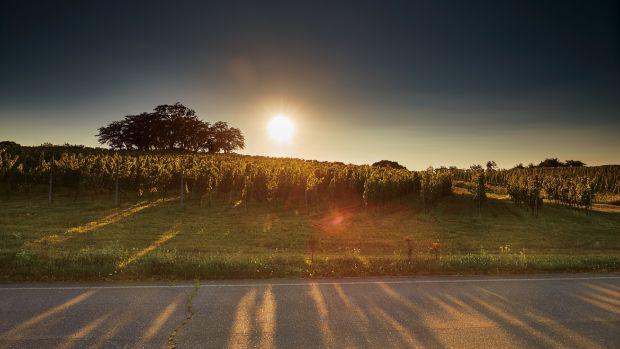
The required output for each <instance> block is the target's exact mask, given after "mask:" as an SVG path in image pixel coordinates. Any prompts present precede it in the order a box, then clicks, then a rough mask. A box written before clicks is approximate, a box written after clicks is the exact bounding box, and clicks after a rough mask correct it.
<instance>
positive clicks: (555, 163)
mask: <svg viewBox="0 0 620 349" xmlns="http://www.w3.org/2000/svg"><path fill="white" fill-rule="evenodd" d="M563 166H564V163H562V161H560V160H558V158H550V159H545V160H544V161H541V162H540V163H539V164H538V167H563Z"/></svg>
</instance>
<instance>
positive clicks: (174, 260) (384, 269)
mask: <svg viewBox="0 0 620 349" xmlns="http://www.w3.org/2000/svg"><path fill="white" fill-rule="evenodd" d="M619 227H620V211H618V210H616V209H614V207H613V206H611V207H595V209H594V211H592V212H590V213H589V214H586V212H585V211H584V210H582V209H570V208H566V207H562V206H556V205H547V206H545V208H544V209H543V212H542V214H540V215H539V216H538V218H535V217H534V216H532V215H531V214H530V213H529V212H528V211H527V210H525V209H524V208H520V207H516V206H515V205H514V204H513V203H511V202H510V201H507V200H505V199H493V198H491V199H490V201H489V202H488V203H487V204H486V206H485V208H484V210H483V211H482V212H481V214H478V212H477V210H475V209H474V207H473V205H472V201H471V196H470V195H469V194H468V193H463V192H460V191H459V190H458V188H457V193H456V194H455V195H453V196H451V197H448V198H446V199H444V200H443V201H442V202H441V203H439V204H438V205H437V206H436V207H434V208H433V209H432V210H430V211H428V212H425V210H424V209H423V207H421V206H420V205H419V204H418V203H416V202H412V201H410V200H403V201H401V202H398V201H396V202H392V203H390V204H386V205H384V206H381V207H377V208H369V209H364V208H363V207H362V206H360V205H359V204H358V205H355V204H352V205H346V206H341V207H340V206H339V207H332V208H329V207H322V208H321V209H317V210H316V211H315V212H313V213H311V214H309V215H306V214H304V213H302V212H300V211H299V210H297V209H295V208H293V207H272V206H269V205H260V206H252V207H251V208H250V209H249V210H248V211H247V212H246V211H245V210H244V209H243V208H242V207H241V206H237V207H234V206H228V205H225V204H224V203H221V204H216V203H214V205H212V207H211V208H209V207H199V206H198V205H197V204H196V203H193V204H188V205H186V206H185V207H184V208H183V209H180V208H179V205H178V198H173V197H170V198H168V199H166V200H157V201H153V202H148V201H141V202H139V203H135V204H123V205H122V207H120V208H116V207H114V206H113V205H112V204H110V202H109V200H108V197H107V196H97V197H91V198H88V199H78V200H77V201H74V200H73V198H72V195H64V196H59V197H58V198H57V201H56V202H55V203H54V208H50V207H49V206H48V204H47V202H46V201H45V200H44V199H30V200H28V199H27V198H25V197H19V198H14V199H13V200H12V201H11V202H3V203H1V204H0V232H2V234H0V259H1V262H2V263H0V265H2V267H0V268H1V269H2V275H3V277H4V278H5V279H8V280H18V279H34V280H45V279H68V280H75V279H78V280H79V279H106V278H114V279H136V278H137V279H144V278H184V279H187V278H194V277H201V278H222V277H223V278H231V277H269V276H312V275H377V274H403V273H405V274H411V273H423V274H427V273H454V272H458V273H472V272H473V273H506V272H519V271H521V272H522V271H575V270H577V271H578V270H617V269H618V268H619V267H620V264H619V261H620V234H619V230H618V228H619ZM407 240H410V241H411V242H410V244H411V247H412V257H411V259H409V257H408V247H407V246H408V242H407ZM311 241H315V242H316V245H317V246H316V247H315V248H314V249H315V251H312V248H311V246H312V243H311ZM434 242H438V243H439V244H440V248H439V251H438V256H437V258H435V256H434V254H433V253H432V251H431V250H430V248H431V247H432V246H433V243H434ZM313 254H314V262H313V261H312V257H313Z"/></svg>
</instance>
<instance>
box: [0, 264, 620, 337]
mask: <svg viewBox="0 0 620 349" xmlns="http://www.w3.org/2000/svg"><path fill="white" fill-rule="evenodd" d="M169 346H172V347H174V346H177V347H178V348H223V347H230V348H245V347H257V348H269V347H280V348H320V347H333V348H398V347H433V348H442V347H454V348H468V347H470V348H473V347H493V348H510V347H512V348H524V347H531V348H537V347H566V348H580V347H588V348H614V347H615V348H620V275H618V274H615V275H614V274H612V275H583V274H580V275H572V276H571V275H553V276H515V277H501V278H500V277H441V278H377V279H340V280H327V279H326V280H319V281H306V280H278V281H228V282H203V283H202V284H200V285H198V287H196V286H195V285H193V284H189V283H184V284H174V285H171V284H142V283H141V284H136V283H133V284H41V285H39V284H11V285H0V347H16V348H51V347H59V348H86V347H88V348H90V347H99V348H129V347H131V348H133V347H147V348H158V347H163V348H165V347H169Z"/></svg>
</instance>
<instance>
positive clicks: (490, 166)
mask: <svg viewBox="0 0 620 349" xmlns="http://www.w3.org/2000/svg"><path fill="white" fill-rule="evenodd" d="M495 168H497V163H495V161H493V160H490V161H487V171H493V170H495Z"/></svg>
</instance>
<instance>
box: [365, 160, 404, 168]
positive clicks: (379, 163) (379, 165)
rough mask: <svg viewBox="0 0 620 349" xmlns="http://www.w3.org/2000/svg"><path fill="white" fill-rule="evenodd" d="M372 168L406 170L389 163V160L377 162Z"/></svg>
mask: <svg viewBox="0 0 620 349" xmlns="http://www.w3.org/2000/svg"><path fill="white" fill-rule="evenodd" d="M372 166H375V167H389V168H395V169H399V170H406V169H407V168H406V167H405V166H403V165H401V164H399V163H398V162H396V161H390V160H381V161H377V162H375V163H374V164H372Z"/></svg>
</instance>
